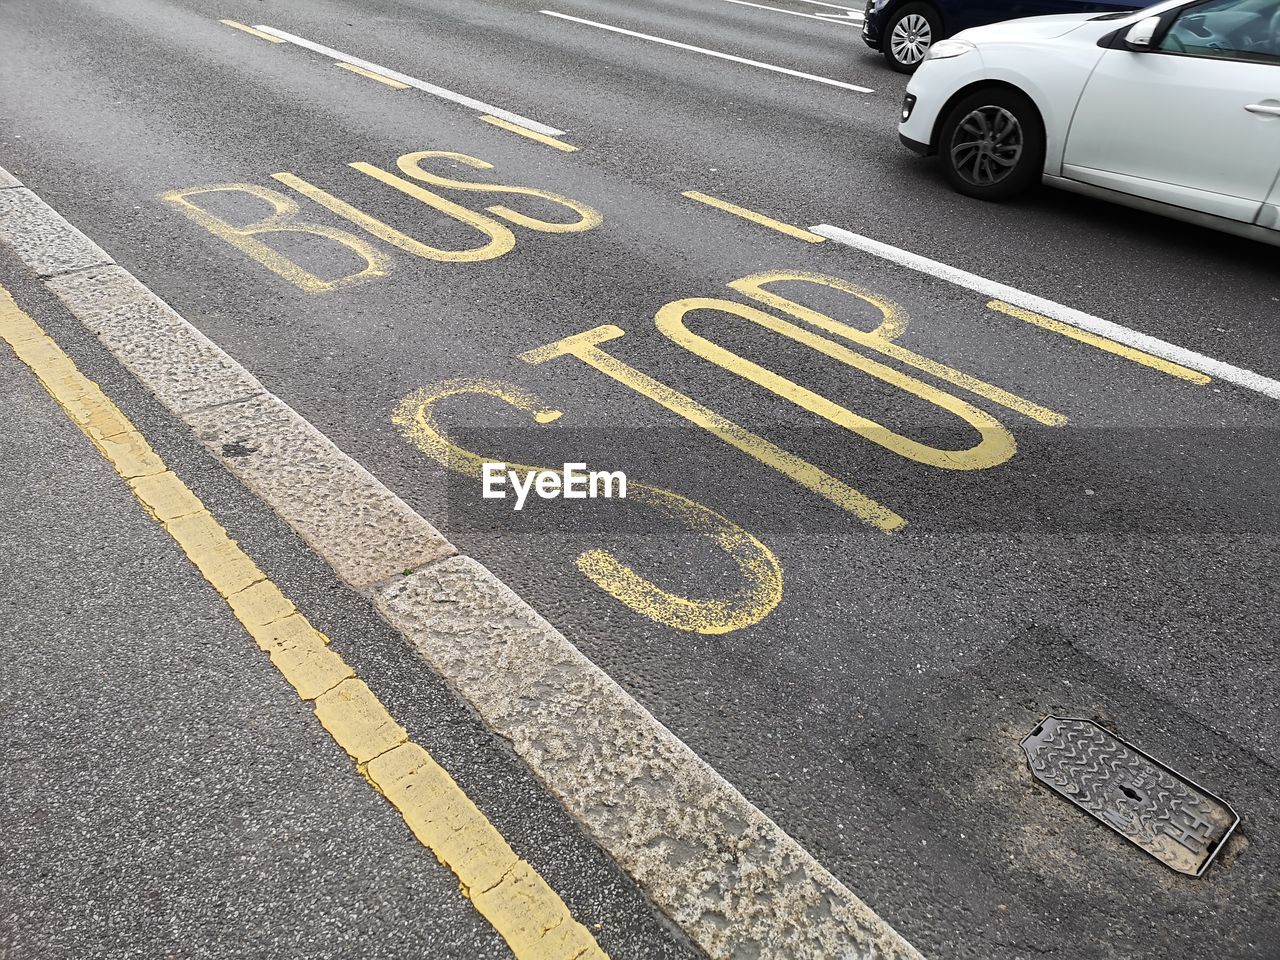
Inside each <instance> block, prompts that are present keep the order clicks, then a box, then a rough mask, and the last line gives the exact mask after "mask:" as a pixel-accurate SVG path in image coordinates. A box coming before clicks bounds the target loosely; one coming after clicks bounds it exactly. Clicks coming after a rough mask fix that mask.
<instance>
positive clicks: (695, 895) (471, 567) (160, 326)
mask: <svg viewBox="0 0 1280 960" xmlns="http://www.w3.org/2000/svg"><path fill="white" fill-rule="evenodd" d="M7 176H8V175H7V173H6V172H5V171H4V169H3V168H2V167H0V178H3V177H7ZM0 240H2V241H4V242H6V243H8V244H9V246H11V247H12V248H13V249H14V250H15V252H16V253H17V254H18V255H19V257H21V258H22V260H24V261H25V262H26V263H27V265H28V266H30V267H31V268H32V269H34V270H36V271H37V272H39V273H40V275H41V276H43V277H54V276H55V275H57V274H69V275H68V276H65V277H57V278H55V279H53V280H49V281H48V282H47V285H48V286H49V287H50V288H51V289H52V290H53V291H54V292H55V293H56V294H57V295H58V296H59V297H60V298H62V300H63V302H64V303H66V304H67V306H68V308H69V309H70V310H71V312H72V313H73V314H75V315H76V316H77V318H79V319H80V320H81V321H82V322H83V323H84V324H85V325H86V327H88V328H89V329H91V330H93V331H94V332H95V333H97V334H98V336H99V338H100V339H101V340H102V341H103V342H104V343H105V344H106V345H107V347H108V348H109V349H110V350H111V352H112V353H113V354H114V355H115V356H116V358H117V359H118V360H119V361H120V362H121V363H122V364H123V365H124V367H125V368H126V369H128V370H129V371H130V372H131V373H133V375H134V376H136V377H137V378H138V379H139V381H141V382H142V384H143V385H144V386H146V387H148V388H149V389H151V390H152V392H153V393H155V394H156V395H157V396H158V397H159V399H160V400H161V402H162V403H164V404H165V406H167V407H168V408H169V409H171V410H173V411H174V412H175V413H176V414H178V416H180V417H181V418H182V419H183V420H184V421H185V422H186V423H187V424H188V425H189V426H190V427H192V429H193V430H195V431H196V433H197V434H198V435H199V437H200V439H201V440H202V441H203V442H204V443H205V445H206V446H207V447H208V448H209V449H210V450H211V452H212V453H213V454H214V456H216V457H217V458H218V459H219V461H221V462H222V463H223V464H224V465H225V466H226V467H227V468H228V469H229V470H231V472H232V473H234V474H235V475H236V476H238V477H239V478H240V479H241V480H242V481H243V482H244V484H245V485H246V486H247V487H249V489H251V490H252V491H253V492H254V493H256V494H257V495H258V496H259V497H261V498H262V499H263V500H264V501H265V502H266V503H267V504H268V505H269V506H270V507H271V508H272V509H273V510H275V512H276V513H277V514H279V515H280V516H281V517H282V518H283V519H284V520H285V521H286V522H287V523H288V524H289V525H290V526H291V527H293V529H294V530H296V531H297V532H298V534H299V535H300V536H301V537H302V538H303V539H304V540H305V541H306V542H307V543H308V544H309V545H310V546H311V547H312V548H313V549H314V550H315V551H316V552H317V553H318V554H319V555H320V556H321V557H323V558H324V559H325V560H326V561H327V562H328V563H329V564H330V566H332V567H333V569H334V570H335V571H336V572H337V574H338V575H339V576H340V577H342V579H344V580H345V581H347V582H348V583H349V584H351V585H352V586H354V587H356V588H357V589H360V590H364V591H366V592H369V593H371V594H372V596H373V599H374V603H375V605H376V606H377V608H378V610H379V611H380V613H381V614H382V616H384V617H385V618H386V619H387V620H388V621H389V622H390V623H391V624H392V625H393V626H394V627H396V628H397V629H399V630H400V631H401V632H402V633H403V634H404V635H405V636H406V637H408V638H409V639H410V640H411V641H412V642H413V643H414V644H415V645H416V646H417V648H418V650H419V651H420V652H421V653H422V655H423V656H424V657H425V658H426V659H427V660H428V661H429V662H431V663H432V664H433V665H434V666H435V667H436V669H437V670H438V671H439V672H440V673H441V674H443V676H444V677H445V679H446V680H448V681H449V682H450V683H452V684H453V685H454V687H455V688H456V689H457V690H458V691H459V693H460V694H461V695H462V696H463V698H464V699H465V700H467V701H468V702H469V703H470V704H471V705H472V707H473V708H474V709H475V710H477V712H479V714H480V715H481V716H482V717H483V718H484V720H485V722H486V723H487V724H488V725H489V726H490V728H491V729H493V730H494V731H495V732H497V733H498V734H499V735H501V736H503V737H505V738H507V739H508V740H509V741H510V742H511V743H512V744H513V745H514V747H515V749H516V751H517V752H518V753H519V754H520V756H521V757H523V758H524V760H525V762H526V763H527V764H528V765H529V766H530V768H531V769H532V770H533V771H534V773H535V774H536V775H537V776H538V777H539V778H540V779H541V780H542V781H543V783H544V784H545V785H546V786H547V788H548V789H549V790H550V791H551V792H552V793H554V794H555V795H556V796H557V797H559V798H560V800H561V802H562V803H564V804H565V806H566V808H567V809H568V810H569V811H570V813H572V814H573V816H575V817H576V818H577V819H578V821H579V822H580V823H582V825H583V826H584V828H585V829H586V830H587V832H588V833H589V834H590V835H591V836H592V837H593V838H594V839H595V840H596V842H597V843H599V844H600V845H601V846H602V847H603V848H604V849H605V850H607V851H608V852H609V853H610V854H611V855H612V856H613V858H614V859H615V860H616V861H617V862H618V863H619V864H620V865H621V866H622V868H623V869H624V870H626V871H627V872H628V873H629V874H630V875H631V876H632V877H634V878H635V880H636V881H637V882H638V883H639V884H640V886H641V888H642V889H643V890H644V891H645V893H646V894H647V895H648V896H649V898H650V899H651V900H652V901H653V902H654V903H655V904H656V905H657V906H658V908H659V909H661V910H662V911H663V912H664V913H665V914H667V916H668V917H670V918H671V919H672V920H673V921H674V922H675V923H676V924H677V925H678V926H679V927H680V928H681V929H682V930H684V932H685V933H686V935H687V936H688V937H689V938H690V939H691V940H692V941H693V942H694V943H696V944H698V945H699V946H700V947H701V948H702V949H703V950H704V951H705V952H706V953H707V954H708V956H710V957H711V958H712V960H748V958H759V960H810V958H812V960H827V958H834V960H921V957H920V954H919V953H918V952H917V951H916V950H915V949H914V948H913V947H912V946H911V945H910V944H908V943H907V942H906V941H905V940H903V939H902V937H901V936H900V935H899V934H898V933H897V932H896V931H894V930H893V929H892V928H891V927H890V926H889V925H888V924H886V923H885V922H884V921H882V920H881V919H880V918H879V917H878V916H876V914H875V913H874V912H873V911H872V910H871V909H870V908H869V907H868V906H867V905H866V904H864V903H863V902H862V901H861V900H860V899H858V897H857V896H856V895H854V893H853V892H852V891H850V890H849V889H848V888H846V887H845V886H844V885H843V884H841V883H840V881H839V880H837V879H836V878H835V877H833V876H832V875H831V874H830V873H829V872H827V871H826V870H825V869H824V868H823V867H822V866H821V865H820V864H818V863H817V861H815V860H814V859H813V858H812V857H811V856H810V855H809V854H808V853H807V852H806V851H805V850H804V849H803V848H802V847H801V846H800V845H799V844H798V843H796V842H795V840H793V839H792V838H791V837H789V836H788V835H787V834H786V833H785V832H783V831H782V830H781V828H779V827H778V826H777V824H775V823H774V822H773V821H772V820H770V819H769V818H768V817H766V816H765V815H764V814H763V813H761V812H760V811H759V810H757V809H756V808H755V807H754V806H752V804H751V803H750V802H749V801H748V800H747V799H746V798H745V797H743V796H742V794H740V793H739V792H738V791H737V790H735V789H734V788H733V787H732V786H731V785H730V784H729V783H728V782H727V781H726V780H725V779H724V778H723V777H721V776H720V775H719V774H718V773H716V772H715V771H714V770H713V769H711V767H709V766H708V765H707V764H706V763H704V762H703V761H702V760H701V759H700V758H699V757H698V756H697V755H696V754H695V753H693V751H692V750H690V749H689V748H688V747H687V746H686V745H685V744H684V743H683V742H681V741H680V740H679V739H678V738H677V737H675V735H674V734H672V733H671V732H670V731H669V730H667V729H666V728H665V727H664V726H662V724H661V723H659V722H658V721H657V719H655V718H654V717H653V716H652V715H651V714H650V713H648V711H646V710H645V709H644V708H643V707H642V706H640V704H638V703H637V702H636V701H635V700H634V699H633V698H632V697H631V696H630V695H629V694H627V693H626V691H624V690H623V689H622V688H621V687H619V686H618V685H617V683H615V682H614V681H613V680H612V679H610V678H609V676H608V675H606V674H605V673H604V671H602V670H601V669H600V668H599V667H597V666H596V665H595V664H593V663H592V662H591V661H590V660H588V659H587V658H586V657H584V656H583V655H582V654H581V653H580V652H579V651H578V650H577V648H575V647H574V646H573V645H572V644H571V643H570V642H569V641H568V640H567V639H565V637H564V636H563V635H561V634H560V633H559V632H557V631H556V630H555V629H554V628H553V627H552V626H551V625H550V624H548V623H547V622H546V621H545V620H543V619H542V618H541V617H539V616H538V614H537V613H535V612H534V611H533V609H532V608H531V607H529V606H528V605H527V604H526V603H524V601H522V600H521V599H520V598H519V597H518V596H516V594H515V593H513V592H512V591H511V590H510V588H508V587H507V586H506V585H505V584H503V583H502V582H501V581H499V580H498V579H497V578H496V577H494V576H493V574H491V573H490V572H489V571H488V570H487V569H486V568H485V567H483V566H481V565H480V564H479V563H477V562H476V561H474V560H471V559H470V558H466V557H460V556H456V551H455V549H454V547H453V546H452V544H450V543H449V541H448V540H446V539H445V538H444V537H443V536H442V535H441V534H440V533H439V532H438V531H437V530H436V529H435V528H434V527H433V526H431V524H429V523H428V522H427V521H426V520H424V519H423V518H422V517H420V516H419V515H418V514H416V513H414V512H413V511H412V510H410V509H409V507H408V506H407V505H406V504H405V503H404V502H403V501H402V500H400V498H399V497H397V496H396V495H395V494H394V493H392V492H391V491H390V490H388V489H387V488H386V487H385V486H384V485H383V484H382V483H381V482H380V481H378V480H377V479H376V478H375V477H374V476H373V475H372V474H370V473H369V472H368V471H367V470H365V469H364V468H363V467H361V466H360V465H359V464H358V463H356V462H355V461H354V460H352V459H351V458H350V457H348V456H347V455H346V454H345V453H343V452H342V451H341V450H339V449H338V448H337V447H336V446H335V445H334V444H333V443H332V442H331V441H330V440H329V439H328V438H327V437H325V436H324V434H322V433H320V431H318V430H317V429H316V428H315V427H313V426H312V425H311V424H310V423H309V422H307V421H306V420H304V419H303V418H302V417H300V416H299V415H298V414H297V413H295V412H294V411H293V409H292V408H290V407H289V406H288V405H287V404H285V403H284V402H283V401H281V400H280V399H278V398H277V397H275V396H274V395H272V394H271V393H269V392H267V391H266V390H265V389H263V388H262V387H261V385H260V384H259V383H258V381H257V380H256V379H254V378H253V377H252V376H251V375H250V374H249V373H248V372H247V371H246V370H245V369H244V368H243V367H241V366H240V365H239V364H238V363H236V362H235V361H234V360H233V359H232V358H231V357H229V356H227V354H226V353H224V352H223V351H222V350H221V349H220V348H219V347H218V346H217V345H216V344H214V343H212V342H211V341H209V340H208V338H206V337H205V336H204V335H203V334H201V333H200V332H199V331H198V330H196V329H195V328H194V327H192V326H191V325H190V324H189V323H187V322H186V321H185V320H184V319H183V318H182V317H181V316H179V315H178V314H177V313H175V312H174V311H173V310H171V309H170V308H169V307H168V306H167V305H166V304H165V303H164V302H163V301H162V300H160V299H159V298H158V297H155V296H154V295H153V294H151V292H150V291H149V290H147V289H146V288H145V287H144V286H143V285H142V284H141V283H139V282H138V281H137V280H136V279H134V278H133V277H132V275H130V274H129V273H128V272H127V271H124V270H123V269H120V268H118V267H115V265H114V264H113V263H112V261H111V259H110V258H109V257H108V256H107V255H106V253H105V252H103V251H102V250H101V249H100V248H99V247H98V246H97V245H95V244H94V243H93V242H92V241H90V240H89V239H88V238H87V237H85V236H84V234H82V233H80V232H79V231H78V230H76V229H75V228H74V227H72V226H71V225H70V224H69V223H67V222H66V221H65V220H63V219H62V217H60V216H59V215H58V214H57V213H56V212H55V211H54V210H53V209H52V208H51V207H49V206H48V205H47V204H45V203H44V202H43V201H42V200H40V199H39V198H38V197H37V196H36V195H35V194H33V193H32V192H31V191H30V190H28V189H26V188H25V187H8V188H4V187H2V185H0ZM98 268H100V269H98ZM72 271H79V272H78V273H75V274H73V275H71V274H72ZM157 339H165V340H172V341H175V342H174V343H170V344H163V343H160V344H157V343H155V342H154V341H156V340H157ZM148 341H149V342H148ZM187 375H189V376H192V377H194V378H195V382H198V384H199V386H198V387H197V388H192V389H186V388H185V386H184V383H183V377H184V376H187ZM245 390H248V391H250V392H251V396H249V397H248V398H245V399H237V398H238V397H239V396H240V395H241V392H242V391H245ZM215 397H222V398H224V400H221V401H218V400H214V399H213V398H215ZM228 401H230V402H228ZM210 402H213V403H221V405H219V406H210V405H209V404H210ZM420 567H421V568H423V569H420V570H418V572H417V573H412V574H409V575H407V576H397V574H400V573H401V572H402V571H404V570H411V569H417V568H420Z"/></svg>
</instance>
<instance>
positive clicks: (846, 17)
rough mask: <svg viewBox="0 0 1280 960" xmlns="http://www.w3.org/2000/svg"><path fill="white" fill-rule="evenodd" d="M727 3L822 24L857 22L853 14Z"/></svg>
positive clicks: (728, 0) (732, 0)
mask: <svg viewBox="0 0 1280 960" xmlns="http://www.w3.org/2000/svg"><path fill="white" fill-rule="evenodd" d="M725 3H736V4H738V6H740V7H755V8H756V9H757V10H772V11H773V12H774V13H786V14H790V15H791V16H793V17H804V18H805V19H806V20H819V21H821V22H822V23H834V24H837V25H839V24H840V21H842V20H843V21H846V22H848V23H854V22H855V15H854V14H852V13H801V12H800V11H799V10H784V9H783V8H782V7H769V6H766V5H765V4H763V3H751V2H750V0H725ZM856 20H858V21H861V20H862V15H861V14H858V15H857V16H856Z"/></svg>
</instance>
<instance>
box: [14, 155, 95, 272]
mask: <svg viewBox="0 0 1280 960" xmlns="http://www.w3.org/2000/svg"><path fill="white" fill-rule="evenodd" d="M2 169H3V168H0V170H2ZM0 240H3V241H4V242H5V243H7V244H8V245H9V246H11V247H12V248H13V249H14V252H15V253H17V254H18V256H19V257H21V258H22V261H23V262H24V263H25V264H26V265H27V266H29V267H30V268H31V269H32V270H34V271H35V272H36V273H37V274H39V275H40V276H42V277H51V276H53V275H54V274H57V273H66V272H67V271H69V270H83V269H84V268H86V267H96V266H100V265H102V264H108V263H111V262H112V260H111V258H110V257H109V256H107V254H106V251H104V250H103V249H102V248H101V247H99V246H98V245H97V244H96V243H94V242H93V241H92V240H90V239H89V238H88V237H86V236H85V235H84V234H83V233H81V232H80V231H79V230H77V229H76V228H75V227H73V226H71V224H69V223H67V221H65V220H63V219H62V217H60V216H58V214H57V213H56V212H54V210H53V208H52V207H50V206H49V205H48V204H47V203H45V202H44V201H43V200H41V199H40V198H39V197H37V196H36V195H35V194H34V193H32V192H31V191H30V190H28V189H27V188H26V187H17V188H15V189H9V190H0Z"/></svg>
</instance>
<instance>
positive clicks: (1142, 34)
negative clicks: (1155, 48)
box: [1124, 17, 1160, 50]
mask: <svg viewBox="0 0 1280 960" xmlns="http://www.w3.org/2000/svg"><path fill="white" fill-rule="evenodd" d="M1158 29H1160V18H1159V17H1145V18H1143V19H1142V20H1139V21H1138V22H1137V23H1135V24H1134V25H1133V26H1132V27H1130V28H1129V32H1128V33H1126V34H1125V35H1124V45H1125V46H1126V47H1128V48H1129V49H1130V50H1150V49H1151V40H1152V38H1154V37H1155V35H1156V31H1157V30H1158Z"/></svg>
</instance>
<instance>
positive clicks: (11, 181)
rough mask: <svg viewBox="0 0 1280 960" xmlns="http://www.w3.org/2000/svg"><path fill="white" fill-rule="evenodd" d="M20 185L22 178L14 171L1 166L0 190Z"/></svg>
mask: <svg viewBox="0 0 1280 960" xmlns="http://www.w3.org/2000/svg"><path fill="white" fill-rule="evenodd" d="M20 186H22V181H21V180H19V179H18V178H17V177H15V176H14V175H13V174H12V173H10V172H9V171H8V170H6V169H5V168H4V167H0V190H5V189H7V188H9V187H20Z"/></svg>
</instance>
